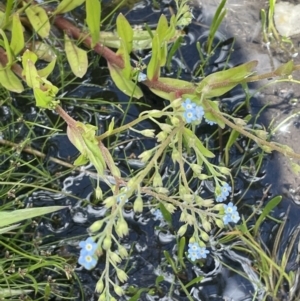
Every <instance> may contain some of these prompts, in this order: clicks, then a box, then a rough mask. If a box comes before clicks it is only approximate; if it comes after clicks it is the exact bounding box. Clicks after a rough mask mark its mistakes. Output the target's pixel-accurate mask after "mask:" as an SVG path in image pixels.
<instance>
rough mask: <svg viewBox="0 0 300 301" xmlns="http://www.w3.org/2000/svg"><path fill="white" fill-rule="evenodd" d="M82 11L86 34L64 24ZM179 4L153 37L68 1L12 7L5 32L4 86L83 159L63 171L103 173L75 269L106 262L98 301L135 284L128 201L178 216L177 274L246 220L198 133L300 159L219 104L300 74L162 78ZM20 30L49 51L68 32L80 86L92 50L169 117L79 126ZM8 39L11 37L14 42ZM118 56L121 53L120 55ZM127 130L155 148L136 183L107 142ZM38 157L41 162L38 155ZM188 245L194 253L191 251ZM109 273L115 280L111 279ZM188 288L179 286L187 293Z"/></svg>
mask: <svg viewBox="0 0 300 301" xmlns="http://www.w3.org/2000/svg"><path fill="white" fill-rule="evenodd" d="M83 3H85V10H86V25H87V27H85V28H79V27H77V26H75V25H74V24H72V23H71V22H70V21H69V20H68V19H67V18H65V16H64V14H65V13H69V12H72V11H73V10H74V9H75V8H77V7H78V6H80V5H82V4H83ZM175 3H176V9H177V11H176V13H175V14H174V15H172V16H171V18H170V20H167V17H166V16H165V15H161V17H160V18H159V20H158V24H157V27H156V29H155V30H150V29H149V28H147V27H145V28H144V29H142V30H134V29H133V28H132V26H131V25H130V23H129V22H128V20H127V19H126V17H125V16H124V15H123V14H119V15H118V16H117V18H116V34H115V33H110V32H105V31H103V32H102V31H100V25H101V23H102V21H103V20H101V2H100V1H98V0H86V1H82V0H81V1H70V0H63V1H61V2H60V3H59V5H58V6H57V7H56V8H55V9H53V7H46V6H45V5H44V4H36V3H32V2H29V1H28V2H26V1H25V2H24V3H23V4H22V5H20V6H19V5H18V4H14V5H13V2H12V1H10V2H9V4H8V5H6V6H5V12H3V22H2V24H1V29H0V34H1V37H2V44H1V45H2V48H0V63H1V67H2V70H0V82H1V85H2V86H3V88H5V89H6V90H7V91H10V92H12V93H23V92H24V91H25V88H24V84H26V85H27V86H28V87H29V89H30V91H32V94H33V95H34V99H35V103H36V106H37V107H38V108H40V109H41V110H49V111H51V112H56V113H57V114H58V115H59V116H60V117H61V118H62V119H63V120H64V122H65V123H66V125H67V129H66V133H67V136H68V138H69V140H70V141H71V142H72V144H73V145H74V146H75V147H76V149H77V150H78V152H79V153H80V155H79V156H78V157H77V159H76V160H75V161H74V162H73V164H70V163H67V162H65V165H67V166H68V167H72V168H78V167H79V166H84V165H87V164H89V163H91V164H92V165H93V166H94V168H95V169H96V172H97V173H96V179H97V184H96V187H95V196H96V198H97V201H98V202H99V203H101V204H102V205H103V206H105V207H106V209H107V213H106V215H105V216H104V217H103V218H101V219H99V220H98V221H95V222H94V223H93V224H92V225H91V226H90V227H89V229H88V232H89V235H90V237H89V238H87V240H86V241H82V242H81V243H79V246H80V247H81V251H80V256H79V259H78V263H79V264H80V265H82V266H83V267H85V268H86V269H88V270H90V269H92V268H94V267H95V266H96V265H97V261H98V260H99V259H100V258H101V259H103V260H104V261H105V267H104V269H103V271H102V274H101V276H100V277H99V280H98V283H97V285H96V291H97V293H98V294H99V300H115V297H116V296H120V295H123V294H124V293H125V290H124V288H123V287H121V283H124V282H126V281H127V279H128V275H127V273H126V268H125V266H124V265H122V260H123V259H125V258H127V257H128V253H129V250H128V249H126V248H125V247H124V246H123V245H122V243H121V239H122V238H123V237H124V236H126V235H128V233H129V227H128V224H127V221H126V219H125V217H124V214H123V210H124V207H125V206H126V204H128V203H129V201H131V202H132V203H133V205H132V206H133V210H134V211H135V212H136V213H139V212H143V210H144V207H146V206H149V204H146V203H144V198H145V196H149V197H151V199H152V200H153V204H151V206H150V207H155V208H156V209H155V211H153V215H154V216H155V218H156V219H158V220H162V217H163V218H164V219H165V220H167V221H168V222H169V224H171V216H172V214H174V213H175V212H178V213H179V220H180V222H181V223H182V225H181V226H180V228H179V229H176V230H175V231H176V232H177V236H178V239H180V246H179V247H178V253H179V255H180V256H178V258H179V259H178V262H179V263H177V262H176V263H174V261H172V259H171V258H170V256H169V257H168V255H167V254H165V255H166V258H167V260H168V262H169V263H170V265H171V266H172V268H173V269H174V270H177V268H176V265H177V264H180V265H181V266H182V267H184V265H185V263H184V261H185V259H186V258H188V259H190V261H191V262H193V263H194V264H195V265H199V266H201V261H203V260H205V258H206V257H207V256H208V254H210V251H209V250H208V249H207V248H209V247H210V244H211V241H210V234H211V231H212V229H216V228H218V229H223V228H225V227H229V226H230V225H231V224H232V225H234V224H236V223H238V222H239V221H240V220H241V217H240V216H239V213H238V209H237V207H236V206H235V205H234V204H233V203H232V202H229V203H228V204H227V205H226V204H223V203H222V202H224V201H226V200H227V199H228V198H229V197H230V196H232V195H233V192H234V181H233V179H232V175H231V170H230V166H229V165H227V164H226V160H223V159H222V158H221V159H220V160H217V163H215V162H214V161H212V159H213V158H215V157H216V156H215V154H214V152H213V151H212V150H211V149H210V147H209V145H208V144H207V143H206V142H207V141H205V140H204V139H202V137H199V135H198V134H197V129H199V128H200V127H203V126H205V125H210V126H212V127H216V128H218V129H220V131H221V130H222V129H225V128H226V129H227V130H228V131H230V132H231V134H230V135H232V136H231V137H233V134H232V133H234V138H235V139H233V140H236V139H237V138H238V136H239V135H243V136H245V137H247V138H250V139H251V140H253V141H254V143H256V144H257V145H258V146H260V147H261V148H262V149H263V150H264V151H265V152H271V151H274V150H275V151H279V152H281V153H283V154H284V155H286V156H288V157H291V158H297V159H299V158H300V155H299V154H296V153H295V152H294V151H292V150H291V149H289V148H287V147H286V146H281V145H278V144H276V143H273V142H270V141H268V140H269V136H268V133H267V132H266V131H264V130H255V129H249V128H248V127H247V122H248V120H247V119H246V118H245V119H242V118H237V117H233V116H229V115H228V114H226V113H224V112H222V110H221V107H220V103H219V101H218V100H216V98H217V97H219V96H221V95H223V94H224V93H226V92H228V91H230V90H231V89H232V88H234V87H235V86H237V85H239V84H243V85H246V84H247V83H248V82H252V81H258V80H260V79H264V78H269V77H274V76H287V75H290V74H291V73H292V72H293V71H294V70H298V69H299V66H295V65H294V64H293V63H292V62H288V63H287V64H285V65H282V66H280V67H279V68H277V69H276V70H275V71H273V72H270V73H267V74H262V75H253V68H255V66H256V65H257V62H256V61H252V62H248V63H245V64H243V65H240V66H236V67H233V68H230V69H227V70H222V71H219V72H216V73H213V74H210V75H208V76H206V77H205V78H203V79H202V80H201V81H199V82H195V83H191V82H187V81H184V80H180V79H177V78H169V77H163V76H161V68H162V67H164V66H166V64H167V62H168V56H169V53H170V51H169V48H168V47H169V46H168V45H176V41H178V39H180V37H181V36H182V35H183V31H182V30H181V29H182V27H183V26H187V25H188V24H189V23H190V22H191V20H192V18H193V15H192V13H191V9H190V7H189V5H188V2H187V1H186V0H176V1H175ZM224 5H225V1H222V2H221V5H220V8H219V10H218V15H216V18H215V19H214V20H215V21H214V23H213V25H212V27H211V30H210V37H209V39H208V42H207V52H208V53H209V54H210V53H211V52H212V50H213V38H214V35H215V33H216V31H217V29H218V26H219V25H220V23H221V21H222V19H223V17H224V15H225V11H224V10H223V7H224ZM24 14H25V15H24ZM20 15H22V17H21V16H20ZM23 24H24V25H25V24H27V25H28V24H30V25H31V27H32V32H33V33H34V34H36V35H38V36H39V38H40V39H41V40H43V43H44V39H46V38H48V37H49V35H50V32H51V24H54V25H55V26H56V27H57V28H59V29H60V30H61V31H62V32H64V41H63V44H64V49H63V50H62V51H64V52H63V56H64V57H65V59H66V60H67V61H68V63H69V66H70V69H71V70H72V72H73V74H74V75H75V77H78V78H82V77H83V76H84V75H85V74H86V72H87V70H88V66H89V63H92V62H91V61H89V56H88V51H87V50H85V48H88V49H90V50H93V51H94V52H95V53H97V54H99V55H101V56H102V57H103V58H104V59H105V60H106V61H107V66H108V69H109V72H110V77H111V78H112V80H113V81H114V83H115V85H116V86H117V87H118V88H119V90H120V91H122V92H123V93H124V94H125V95H127V96H128V97H130V99H131V100H132V99H140V98H142V97H143V91H142V89H141V85H144V86H145V87H147V88H149V89H150V90H151V92H152V93H154V94H156V95H157V96H159V97H160V98H162V99H163V100H164V107H163V109H161V110H157V109H152V110H145V111H143V112H142V113H141V114H140V116H139V117H138V118H136V119H135V120H133V121H131V122H129V123H126V124H123V125H121V126H119V127H115V123H114V119H113V120H112V121H111V123H110V124H109V126H108V129H107V130H106V131H105V132H104V133H102V134H100V135H98V127H97V126H96V125H94V124H89V123H84V122H82V121H77V120H75V119H74V118H73V117H72V116H70V115H69V114H68V113H67V111H66V110H65V109H64V108H63V105H64V98H63V96H62V94H59V92H60V87H59V86H56V85H55V84H53V83H52V82H51V81H50V80H49V78H50V77H51V75H52V73H53V72H54V71H55V67H56V65H57V64H58V62H57V58H56V57H55V56H53V57H52V60H50V62H49V63H48V64H47V65H44V66H43V68H40V65H39V64H38V60H39V58H41V59H43V57H39V55H40V54H39V53H38V51H37V50H35V49H32V50H28V49H27V50H25V51H24V48H25V43H26V40H25V35H24V32H23ZM7 32H10V34H11V38H10V39H9V35H8V34H7ZM45 45H47V44H46V43H45ZM84 47H85V48H84ZM176 47H179V45H177V46H176ZM112 48H113V49H117V51H116V52H115V51H113V50H112ZM141 49H151V51H152V55H151V58H150V61H149V62H148V64H145V63H144V62H143V63H141V62H139V61H136V62H135V64H134V65H132V59H131V57H130V54H131V53H132V52H134V51H137V50H141ZM19 62H21V63H19ZM21 65H22V66H21ZM145 120H151V121H152V122H153V123H155V124H156V125H157V129H158V130H157V131H153V130H150V129H143V130H140V129H138V128H135V127H136V126H137V125H138V124H140V123H141V122H142V121H145ZM127 130H132V131H134V132H136V133H138V134H139V135H140V136H141V137H142V136H143V137H147V138H149V137H150V138H153V139H155V141H156V143H155V146H154V147H153V148H151V149H147V150H145V151H144V152H142V153H140V154H139V156H138V158H139V161H140V163H142V166H143V167H142V168H141V169H140V170H138V171H136V172H132V174H130V176H123V175H122V173H121V171H120V169H119V167H118V166H117V165H116V164H115V161H114V157H113V154H112V152H111V151H110V150H109V147H110V146H109V145H105V143H106V142H105V138H108V137H113V136H115V135H118V134H120V133H123V132H125V131H127ZM233 142H234V141H232V143H233ZM2 143H3V144H4V143H5V142H2ZM6 143H9V141H6ZM229 148H230V146H229ZM24 151H29V150H28V149H24ZM31 152H32V153H34V150H31ZM167 153H168V154H170V156H171V158H172V161H173V164H174V165H175V166H176V167H178V170H179V173H178V185H177V186H178V187H176V189H174V187H171V185H170V186H168V185H167V184H166V183H165V181H164V179H163V178H162V176H161V173H160V165H161V162H162V160H163V158H164V156H165V154H167ZM57 162H58V161H57ZM213 162H214V163H213ZM59 163H61V160H60V161H59ZM68 164H69V165H68ZM187 170H189V171H190V174H191V175H190V176H189V175H187V172H186V171H187ZM193 180H196V181H197V182H198V183H199V185H200V183H201V182H202V181H206V182H209V183H210V185H211V186H212V187H213V194H212V195H211V196H203V195H200V194H199V191H197V190H195V189H193V188H192V185H191V181H193ZM100 182H105V183H106V184H107V186H108V187H109V189H108V190H109V191H102V189H101V187H100V186H101V185H100ZM157 208H159V209H157ZM188 228H190V229H192V230H191V231H190V232H189V233H187V232H188ZM180 237H181V238H180ZM186 239H187V240H188V244H187V243H185V241H186ZM184 250H187V252H184ZM112 270H113V271H114V272H115V275H116V280H114V279H112V277H111V274H112V273H111V271H112ZM177 272H178V271H177ZM176 274H178V273H176ZM197 281H198V279H197ZM187 287H188V286H184V285H183V286H182V288H183V290H184V291H185V292H186V291H187V290H186V288H187ZM187 295H188V294H187Z"/></svg>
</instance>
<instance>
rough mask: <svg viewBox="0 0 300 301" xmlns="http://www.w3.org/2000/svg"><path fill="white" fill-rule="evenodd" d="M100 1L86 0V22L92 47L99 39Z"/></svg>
mask: <svg viewBox="0 0 300 301" xmlns="http://www.w3.org/2000/svg"><path fill="white" fill-rule="evenodd" d="M100 2H101V1H99V0H86V2H85V5H86V23H87V25H88V28H89V30H90V34H91V37H92V47H94V46H95V45H96V44H97V43H98V42H99V39H100V20H101V3H100Z"/></svg>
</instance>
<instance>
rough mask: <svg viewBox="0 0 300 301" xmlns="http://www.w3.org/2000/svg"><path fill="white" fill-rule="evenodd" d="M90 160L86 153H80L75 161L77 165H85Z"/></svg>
mask: <svg viewBox="0 0 300 301" xmlns="http://www.w3.org/2000/svg"><path fill="white" fill-rule="evenodd" d="M88 162H89V159H88V158H86V157H85V156H84V155H80V156H79V157H78V158H77V159H76V160H75V161H74V163H73V165H75V166H81V165H85V164H87V163H88Z"/></svg>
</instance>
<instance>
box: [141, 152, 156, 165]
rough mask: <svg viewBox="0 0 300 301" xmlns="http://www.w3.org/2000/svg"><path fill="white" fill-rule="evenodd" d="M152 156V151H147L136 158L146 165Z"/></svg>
mask: <svg viewBox="0 0 300 301" xmlns="http://www.w3.org/2000/svg"><path fill="white" fill-rule="evenodd" d="M152 154H153V151H152V150H147V151H144V152H142V153H141V154H140V155H139V156H138V158H139V159H140V160H141V161H142V162H144V163H147V162H148V161H149V159H150V158H151V156H152Z"/></svg>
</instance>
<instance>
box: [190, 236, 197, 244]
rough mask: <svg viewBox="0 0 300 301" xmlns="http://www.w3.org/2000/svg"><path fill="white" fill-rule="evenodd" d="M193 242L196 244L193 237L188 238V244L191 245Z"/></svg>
mask: <svg viewBox="0 0 300 301" xmlns="http://www.w3.org/2000/svg"><path fill="white" fill-rule="evenodd" d="M194 242H196V239H195V237H194V236H192V237H191V238H190V240H189V243H190V244H193V243H194Z"/></svg>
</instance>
